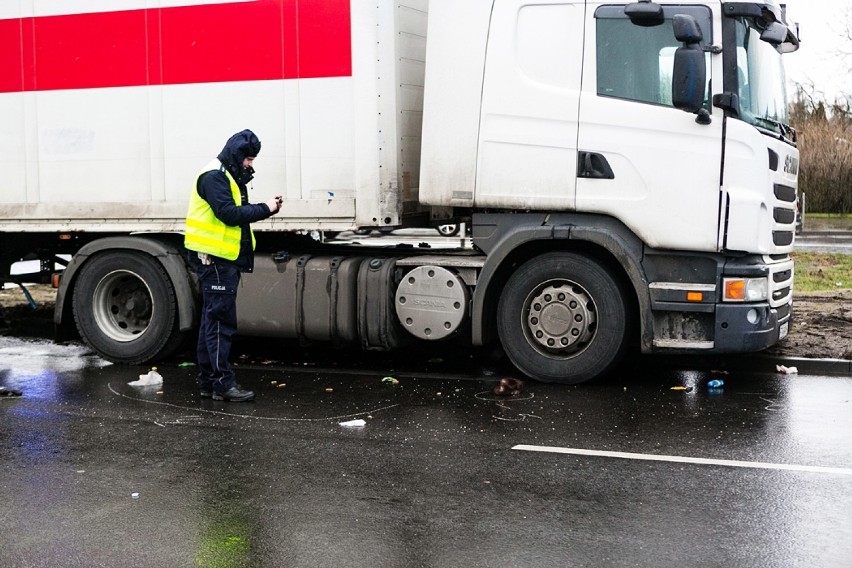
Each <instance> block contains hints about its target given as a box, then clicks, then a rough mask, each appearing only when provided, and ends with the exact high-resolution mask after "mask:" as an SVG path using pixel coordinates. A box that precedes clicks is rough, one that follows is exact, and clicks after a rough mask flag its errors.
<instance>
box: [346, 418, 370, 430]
mask: <svg viewBox="0 0 852 568" xmlns="http://www.w3.org/2000/svg"><path fill="white" fill-rule="evenodd" d="M340 425H341V426H343V427H344V428H363V427H364V426H366V425H367V422H366V421H365V420H364V419H363V418H359V419H357V420H348V421H346V422H341V423H340Z"/></svg>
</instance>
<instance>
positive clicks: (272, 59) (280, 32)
mask: <svg viewBox="0 0 852 568" xmlns="http://www.w3.org/2000/svg"><path fill="white" fill-rule="evenodd" d="M0 70H2V73H0V92H6V93H8V92H21V91H52V90H59V89H93V88H103V87H131V86H145V85H181V84H187V83H215V82H232V81H264V80H276V79H303V78H316V77H349V76H351V75H352V48H351V33H350V15H349V0H323V1H322V2H318V1H316V0H256V1H254V2H240V3H232V4H208V5H202V6H181V7H175V8H154V9H145V10H125V11H117V12H96V13H87V14H72V15H62V16H40V17H35V18H19V19H10V20H0Z"/></svg>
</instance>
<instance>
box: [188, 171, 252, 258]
mask: <svg viewBox="0 0 852 568" xmlns="http://www.w3.org/2000/svg"><path fill="white" fill-rule="evenodd" d="M219 169H222V171H223V172H224V173H225V177H227V178H228V182H229V184H230V186H231V196H232V197H233V198H234V203H236V204H237V206H240V205H242V204H243V200H242V196H241V195H240V187H239V186H238V185H237V182H236V181H234V178H233V177H232V176H231V174H230V172H228V170H226V169H224V168H222V164H221V162H219V160H213V161H212V162H210V163H209V164H207V166H206V167H205V169H204V170H202V171H201V172H200V173H199V174H198V176H197V177H196V178H195V187H194V188H193V190H192V192H191V193H190V196H189V209H188V210H187V213H186V232H185V233H184V243H183V244H184V246H185V247H186V248H187V249H188V250H194V251H198V252H204V253H207V254H212V255H213V256H218V257H220V258H225V259H227V260H236V259H237V257H238V256H239V255H240V239H241V237H242V230H241V229H240V227H234V226H232V225H226V224H225V223H223V222H222V221H220V220H219V218H218V217H216V215H215V214H214V213H213V209H212V208H211V207H210V204H209V203H207V201H206V200H204V199H203V198H202V197H201V196H200V195H198V180H200V179H201V176H202V175H204V174H206V173H207V172H210V171H214V170H219ZM249 234H250V235H251V248H252V250H254V248H255V246H256V243H255V239H254V232H253V231H252V230H251V228H249Z"/></svg>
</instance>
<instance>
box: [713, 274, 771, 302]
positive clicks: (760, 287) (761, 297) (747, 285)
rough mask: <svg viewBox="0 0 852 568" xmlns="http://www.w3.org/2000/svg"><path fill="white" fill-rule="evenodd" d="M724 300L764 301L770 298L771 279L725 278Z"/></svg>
mask: <svg viewBox="0 0 852 568" xmlns="http://www.w3.org/2000/svg"><path fill="white" fill-rule="evenodd" d="M722 282H723V286H724V288H725V292H724V295H723V297H722V300H723V301H725V302H764V301H766V300H768V299H769V279H768V278H766V277H763V278H725V279H723V281H722Z"/></svg>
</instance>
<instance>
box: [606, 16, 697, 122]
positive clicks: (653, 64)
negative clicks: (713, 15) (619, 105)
mask: <svg viewBox="0 0 852 568" xmlns="http://www.w3.org/2000/svg"><path fill="white" fill-rule="evenodd" d="M663 14H664V17H665V21H664V23H663V24H660V25H658V26H653V27H642V26H638V25H635V24H633V23H632V22H631V21H630V20H629V19H628V18H627V16H626V15H625V14H624V7H623V6H601V7H600V8H598V9H597V11H596V12H595V18H596V22H597V24H596V29H597V93H598V95H599V96H603V97H614V98H619V99H626V100H630V101H637V102H642V103H649V104H655V105H662V106H671V105H672V65H673V62H674V53H675V50H676V49H677V48H678V47H681V45H682V44H681V43H680V42H679V41H677V39H675V37H674V32H673V31H672V18H673V17H674V15H675V14H689V15H691V16H693V17H694V18H695V19H696V20H697V21H698V24H699V26H700V27H701V31H702V33H703V34H704V44H705V45H707V44H711V43H712V41H713V36H712V26H711V19H710V10H709V8H706V7H704V6H665V7H664V8H663ZM707 77H710V55H709V54H707ZM708 92H709V88H708ZM706 98H709V96H707V97H706Z"/></svg>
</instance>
